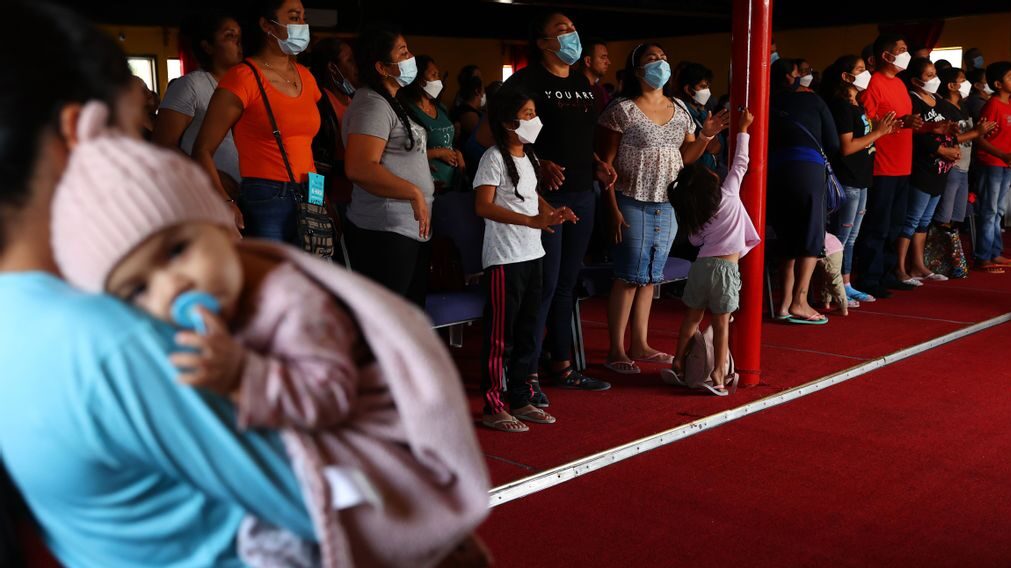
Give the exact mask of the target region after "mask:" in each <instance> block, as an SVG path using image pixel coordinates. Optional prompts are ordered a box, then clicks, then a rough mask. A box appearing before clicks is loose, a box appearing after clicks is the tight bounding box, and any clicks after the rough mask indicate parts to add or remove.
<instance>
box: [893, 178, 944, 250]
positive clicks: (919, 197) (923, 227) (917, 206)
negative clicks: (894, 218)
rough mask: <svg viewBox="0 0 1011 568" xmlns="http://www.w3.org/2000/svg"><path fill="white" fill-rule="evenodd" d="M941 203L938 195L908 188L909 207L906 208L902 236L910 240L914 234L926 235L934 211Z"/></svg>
mask: <svg viewBox="0 0 1011 568" xmlns="http://www.w3.org/2000/svg"><path fill="white" fill-rule="evenodd" d="M940 201H941V196H940V195H930V194H929V193H926V192H923V191H920V190H919V189H916V188H915V187H910V188H909V205H908V206H907V207H906V224H905V225H903V226H902V236H903V237H905V238H907V239H911V238H913V234H914V233H926V232H927V229H928V228H930V220H931V219H933V218H934V210H935V209H937V204H938V203H939V202H940Z"/></svg>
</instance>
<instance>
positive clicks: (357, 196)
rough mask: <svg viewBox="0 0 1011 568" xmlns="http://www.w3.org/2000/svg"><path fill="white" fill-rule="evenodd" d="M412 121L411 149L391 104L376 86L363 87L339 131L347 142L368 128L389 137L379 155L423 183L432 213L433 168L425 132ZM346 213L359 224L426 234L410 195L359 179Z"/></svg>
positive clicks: (410, 179) (399, 171) (409, 234)
mask: <svg viewBox="0 0 1011 568" xmlns="http://www.w3.org/2000/svg"><path fill="white" fill-rule="evenodd" d="M409 124H410V125H411V130H412V131H413V132H414V147H413V148H412V149H411V150H408V149H407V145H408V142H409V140H408V137H407V129H405V128H404V125H403V123H402V122H400V118H398V117H397V113H396V112H394V111H393V107H391V106H390V104H389V103H388V102H386V99H384V98H383V97H381V96H380V95H379V94H378V93H376V92H375V91H373V90H371V89H368V88H363V89H359V90H358V91H356V92H355V96H354V98H353V99H352V100H351V106H349V107H348V110H347V112H346V113H345V114H344V121H343V123H342V124H341V137H342V138H343V139H344V146H345V147H347V144H348V136H350V135H351V134H364V135H366V136H373V137H376V138H381V139H383V140H385V141H386V148H385V149H384V150H383V156H382V160H381V163H382V165H383V167H385V168H386V169H388V170H390V172H391V173H392V174H393V175H395V176H397V177H399V178H401V179H403V180H406V181H408V182H410V183H412V184H414V186H415V187H417V188H418V189H420V190H421V193H422V194H423V195H424V196H425V201H426V202H427V203H428V211H429V215H431V211H432V200H433V199H434V196H435V183H434V182H433V181H432V170H431V169H429V167H428V152H427V150H426V144H427V140H426V133H425V129H424V128H423V127H422V126H420V125H418V124H416V123H415V122H413V121H409ZM347 214H348V219H349V220H350V221H351V222H352V223H354V224H355V226H357V227H359V228H362V229H368V230H370V231H388V232H391V233H396V234H398V235H403V236H405V237H409V238H412V239H414V240H417V241H420V240H422V239H421V238H419V236H418V222H417V221H416V220H415V219H414V209H413V208H412V207H411V202H410V201H406V200H403V199H389V198H386V197H378V196H376V195H373V194H371V193H369V192H368V191H366V190H365V189H363V188H362V187H360V186H359V185H358V184H355V185H354V189H352V191H351V205H350V206H348V213H347ZM425 240H427V239H425Z"/></svg>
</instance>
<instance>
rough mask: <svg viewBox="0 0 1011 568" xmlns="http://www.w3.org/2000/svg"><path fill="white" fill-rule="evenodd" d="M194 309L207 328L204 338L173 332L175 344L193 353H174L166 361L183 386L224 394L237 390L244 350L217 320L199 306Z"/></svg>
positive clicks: (185, 332) (194, 334) (183, 332)
mask: <svg viewBox="0 0 1011 568" xmlns="http://www.w3.org/2000/svg"><path fill="white" fill-rule="evenodd" d="M197 309H199V310H200V315H201V317H203V319H204V324H205V325H206V326H207V335H200V334H199V333H195V332H192V331H181V332H179V333H177V334H176V343H177V344H178V345H179V346H180V347H189V348H191V349H192V350H193V351H178V352H176V353H173V354H172V356H171V357H170V358H169V360H170V361H171V362H172V364H173V365H175V366H176V368H177V369H179V380H180V381H182V382H183V383H186V384H188V385H190V386H194V387H202V388H205V389H208V390H211V391H213V392H216V393H219V394H223V395H227V394H229V393H231V392H233V391H234V390H235V389H236V388H237V387H238V382H239V377H240V376H241V373H242V361H243V359H244V357H245V353H246V350H245V348H244V347H243V346H242V345H241V344H239V343H238V342H237V341H235V339H233V338H232V336H231V334H230V333H229V332H228V327H227V326H226V325H225V322H223V321H221V318H219V317H218V316H217V315H215V314H212V313H211V312H209V311H207V310H206V309H204V308H202V307H201V308H197Z"/></svg>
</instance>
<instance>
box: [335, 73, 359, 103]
mask: <svg viewBox="0 0 1011 568" xmlns="http://www.w3.org/2000/svg"><path fill="white" fill-rule="evenodd" d="M337 77H340V81H338V80H337ZM330 80H331V81H333V84H334V86H336V87H337V88H338V89H340V92H342V93H344V94H345V95H347V96H349V97H351V96H354V94H355V87H354V85H352V84H351V81H348V80H347V77H345V76H344V74H343V73H341V72H340V70H339V69H338V70H337V71H336V72H334V71H333V70H332V69H331V70H330Z"/></svg>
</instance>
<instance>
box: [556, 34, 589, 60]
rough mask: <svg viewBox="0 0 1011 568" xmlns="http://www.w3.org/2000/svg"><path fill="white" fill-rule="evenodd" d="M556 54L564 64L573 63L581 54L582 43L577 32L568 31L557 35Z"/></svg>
mask: <svg viewBox="0 0 1011 568" xmlns="http://www.w3.org/2000/svg"><path fill="white" fill-rule="evenodd" d="M557 39H558V46H559V47H558V51H556V52H555V55H557V56H558V58H559V59H561V60H562V61H563V62H564V63H565V64H566V65H575V63H576V62H577V61H579V58H580V56H582V55H583V44H582V43H581V42H580V41H579V32H570V33H567V34H562V35H560V36H558V38H557Z"/></svg>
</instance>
